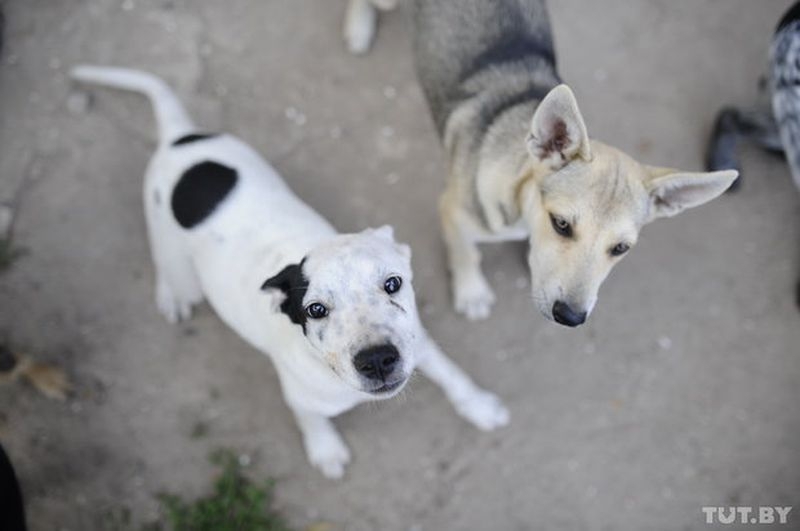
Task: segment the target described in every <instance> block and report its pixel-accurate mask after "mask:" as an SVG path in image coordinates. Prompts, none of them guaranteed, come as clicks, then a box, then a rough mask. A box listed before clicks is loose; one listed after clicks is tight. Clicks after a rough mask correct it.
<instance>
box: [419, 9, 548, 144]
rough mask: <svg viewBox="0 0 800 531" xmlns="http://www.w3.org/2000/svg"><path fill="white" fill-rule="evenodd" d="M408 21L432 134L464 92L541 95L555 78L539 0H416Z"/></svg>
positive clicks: (466, 94)
mask: <svg viewBox="0 0 800 531" xmlns="http://www.w3.org/2000/svg"><path fill="white" fill-rule="evenodd" d="M414 21H415V25H416V31H415V45H414V47H415V57H416V66H417V73H418V76H419V80H420V83H421V85H422V87H423V90H424V91H425V94H426V96H427V99H428V103H429V105H430V107H431V112H432V114H433V117H434V121H435V122H436V127H437V130H438V131H439V134H440V135H443V134H444V132H445V126H446V122H447V119H448V118H449V116H450V114H451V113H452V112H453V110H454V109H455V107H457V106H458V104H459V103H462V102H464V101H465V100H468V99H470V98H473V97H476V96H477V95H479V94H480V95H481V97H482V98H484V99H485V100H486V104H487V105H491V103H492V100H495V101H497V100H498V99H504V98H515V97H521V95H524V94H531V93H534V92H535V93H537V94H541V96H540V97H539V99H541V97H544V95H545V94H546V93H547V92H548V91H549V89H551V88H552V87H554V86H555V85H557V84H558V83H559V79H558V76H557V74H556V71H555V54H554V52H553V40H552V36H551V32H550V24H549V20H548V15H547V8H546V6H545V5H544V2H542V1H540V0H499V1H494V0H491V1H487V0H458V1H453V0H416V1H415V2H414ZM487 21H491V22H489V23H487ZM489 114H490V116H484V118H483V119H484V121H486V122H487V124H481V125H482V126H485V125H488V122H491V121H492V119H493V118H494V116H491V114H492V113H489ZM482 128H483V127H481V129H482Z"/></svg>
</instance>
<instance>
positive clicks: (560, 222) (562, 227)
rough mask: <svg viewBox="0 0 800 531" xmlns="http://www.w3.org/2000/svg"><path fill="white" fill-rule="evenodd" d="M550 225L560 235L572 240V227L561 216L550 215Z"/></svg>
mask: <svg viewBox="0 0 800 531" xmlns="http://www.w3.org/2000/svg"><path fill="white" fill-rule="evenodd" d="M550 223H551V224H552V225H553V230H554V231H556V232H557V233H558V234H560V235H561V236H563V237H565V238H572V225H570V224H569V221H567V220H566V219H564V218H562V217H561V216H556V215H555V214H550Z"/></svg>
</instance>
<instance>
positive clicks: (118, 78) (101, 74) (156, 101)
mask: <svg viewBox="0 0 800 531" xmlns="http://www.w3.org/2000/svg"><path fill="white" fill-rule="evenodd" d="M70 76H71V77H72V78H73V79H76V80H78V81H81V82H84V83H93V84H96V85H103V86H106V87H111V88H116V89H121V90H130V91H133V92H140V93H142V94H144V95H146V96H147V97H148V98H150V102H151V103H152V105H153V110H154V112H155V115H156V123H157V124H158V134H159V137H160V141H161V142H172V141H174V140H175V139H177V138H179V137H181V136H183V135H186V134H188V133H191V132H192V131H194V130H195V127H194V124H193V123H192V120H191V118H189V115H188V114H187V113H186V110H185V109H184V108H183V105H181V102H180V101H179V100H178V98H177V96H175V93H174V92H172V90H171V89H170V88H169V86H167V84H166V83H164V81H163V80H161V79H159V78H157V77H156V76H154V75H152V74H148V73H147V72H141V71H139V70H131V69H127V68H111V67H104V66H87V65H82V66H77V67H75V68H73V69H72V70H71V72H70Z"/></svg>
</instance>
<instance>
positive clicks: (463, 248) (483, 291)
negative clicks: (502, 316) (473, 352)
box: [441, 200, 495, 321]
mask: <svg viewBox="0 0 800 531" xmlns="http://www.w3.org/2000/svg"><path fill="white" fill-rule="evenodd" d="M441 216H442V229H443V233H444V239H445V244H446V246H447V259H448V264H449V267H450V274H451V275H452V278H451V282H452V288H453V304H454V305H455V308H456V311H457V312H459V313H461V314H464V315H466V316H467V318H468V319H471V320H473V321H475V320H478V319H486V318H487V317H489V313H490V312H491V310H492V304H494V301H495V296H494V293H493V292H492V288H491V287H490V286H489V282H488V281H487V280H486V277H484V276H483V272H482V271H481V253H480V251H479V250H478V245H477V243H476V242H475V240H474V239H471V238H470V237H469V236H468V235H466V234H464V231H463V230H461V228H460V227H459V222H458V219H456V218H457V216H458V213H457V212H456V211H454V210H453V208H452V207H449V206H448V204H447V202H446V200H443V201H442V206H441Z"/></svg>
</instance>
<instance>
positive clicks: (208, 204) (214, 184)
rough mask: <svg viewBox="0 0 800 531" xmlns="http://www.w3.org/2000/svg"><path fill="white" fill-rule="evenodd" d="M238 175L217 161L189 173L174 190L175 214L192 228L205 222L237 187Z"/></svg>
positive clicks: (190, 170)
mask: <svg viewBox="0 0 800 531" xmlns="http://www.w3.org/2000/svg"><path fill="white" fill-rule="evenodd" d="M237 179H238V174H237V172H236V170H234V169H233V168H228V167H227V166H223V165H222V164H219V163H217V162H212V161H205V162H201V163H199V164H196V165H194V166H192V167H191V168H189V169H188V170H186V171H185V172H184V173H183V175H182V176H181V178H180V180H179V181H178V184H176V185H175V189H174V190H172V215H173V216H174V217H175V221H177V222H178V223H179V224H180V226H181V227H183V228H185V229H191V228H192V227H195V226H197V225H198V224H200V223H201V222H202V221H203V220H205V219H206V218H207V217H208V216H209V215H211V213H212V212H214V209H216V208H217V206H219V204H220V203H221V202H222V201H223V200H224V199H225V198H226V197H227V196H228V194H230V192H231V190H233V187H234V186H236V181H237Z"/></svg>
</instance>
